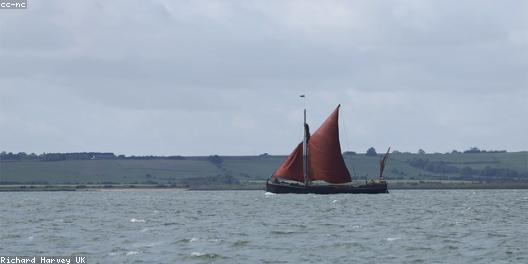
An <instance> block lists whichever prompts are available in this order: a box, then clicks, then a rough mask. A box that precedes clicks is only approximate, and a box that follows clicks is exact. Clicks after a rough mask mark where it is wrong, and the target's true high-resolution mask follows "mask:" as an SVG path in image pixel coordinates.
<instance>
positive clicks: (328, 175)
mask: <svg viewBox="0 0 528 264" xmlns="http://www.w3.org/2000/svg"><path fill="white" fill-rule="evenodd" d="M338 117H339V106H337V108H336V110H334V112H333V113H332V114H331V115H330V116H329V117H328V118H327V119H326V120H325V121H324V123H323V124H322V125H321V126H320V127H319V129H317V131H315V133H314V134H313V135H312V136H311V137H310V140H309V141H308V146H309V159H310V161H309V164H310V170H309V172H310V175H309V176H310V180H312V181H314V180H322V181H326V182H329V183H346V182H350V181H351V178H350V173H349V172H348V169H347V167H346V165H345V161H344V159H343V155H342V154H341V145H340V144H339V126H338ZM301 154H302V151H301ZM301 156H302V155H301ZM301 164H302V157H301ZM301 169H302V168H301ZM301 172H302V170H301ZM301 175H302V174H301Z"/></svg>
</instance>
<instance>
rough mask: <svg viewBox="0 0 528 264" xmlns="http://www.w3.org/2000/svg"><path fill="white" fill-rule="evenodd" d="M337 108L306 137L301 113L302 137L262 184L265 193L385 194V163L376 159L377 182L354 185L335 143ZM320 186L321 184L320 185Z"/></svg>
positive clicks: (337, 135) (383, 160)
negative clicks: (377, 165)
mask: <svg viewBox="0 0 528 264" xmlns="http://www.w3.org/2000/svg"><path fill="white" fill-rule="evenodd" d="M339 107H340V106H337V108H336V109H335V110H334V112H333V113H332V114H330V116H329V117H328V118H327V119H326V121H324V123H323V124H322V125H321V126H320V127H319V129H317V131H315V133H313V135H310V130H309V127H308V124H307V123H306V109H305V110H304V138H303V142H301V143H299V145H297V147H296V148H295V149H294V150H293V152H292V153H291V154H290V155H289V156H288V157H287V158H286V160H285V161H284V162H283V163H282V164H281V165H280V166H279V168H278V169H277V170H276V171H275V172H274V173H273V175H272V176H271V177H270V178H269V179H268V180H267V181H266V191H268V192H272V193H315V194H334V193H388V189H387V182H386V181H385V180H384V178H383V170H384V168H385V160H386V159H387V157H388V154H389V150H390V148H389V150H387V153H386V154H385V156H384V157H383V159H381V160H380V175H379V179H378V180H371V181H367V182H365V183H362V184H359V185H354V184H352V178H351V177H350V173H349V172H348V169H347V167H346V165H345V160H344V159H343V155H342V154H341V146H340V143H339V126H338V118H339ZM321 182H322V183H324V184H321Z"/></svg>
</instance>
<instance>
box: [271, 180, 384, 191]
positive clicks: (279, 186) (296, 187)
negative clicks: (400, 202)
mask: <svg viewBox="0 0 528 264" xmlns="http://www.w3.org/2000/svg"><path fill="white" fill-rule="evenodd" d="M266 191H267V192H271V193H314V194H336V193H388V192H389V190H388V189H387V182H385V181H382V182H371V183H366V184H364V185H359V186H351V185H324V186H321V185H312V186H305V185H301V184H289V183H283V182H278V183H275V182H270V181H266Z"/></svg>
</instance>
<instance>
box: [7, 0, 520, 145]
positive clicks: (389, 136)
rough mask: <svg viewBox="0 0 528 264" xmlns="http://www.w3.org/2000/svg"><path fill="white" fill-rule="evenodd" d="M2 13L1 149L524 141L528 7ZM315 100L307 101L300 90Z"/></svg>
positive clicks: (121, 4) (47, 5)
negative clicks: (316, 136)
mask: <svg viewBox="0 0 528 264" xmlns="http://www.w3.org/2000/svg"><path fill="white" fill-rule="evenodd" d="M28 2H29V3H28V9H25V10H0V151H2V150H4V151H8V152H9V151H11V152H21V151H24V152H27V153H31V152H35V153H42V152H83V151H101V152H102V151H105V152H106V151H108V152H114V153H116V154H126V155H210V154H220V155H255V154H261V153H270V154H288V153H290V152H291V151H292V150H293V148H294V147H295V146H296V145H297V144H298V142H300V141H301V140H302V134H303V132H302V129H303V127H302V112H303V108H305V107H306V108H307V111H308V122H309V124H310V125H311V130H312V131H315V129H316V128H317V127H318V126H319V125H320V124H321V122H323V120H324V119H325V118H326V117H327V116H328V115H329V114H330V113H331V112H332V111H333V110H334V109H335V107H336V106H337V105H338V104H341V106H342V107H341V112H340V137H341V145H342V150H343V151H356V152H365V151H366V150H367V149H368V148H369V147H371V146H372V147H375V148H376V149H377V150H378V152H382V151H384V150H385V149H386V148H387V147H388V146H392V149H393V150H398V151H409V152H416V151H417V150H418V149H424V150H425V151H426V152H428V153H432V152H450V151H452V150H454V149H456V150H465V149H468V148H470V147H479V148H481V149H501V150H502V149H505V150H508V151H523V150H528V139H527V136H526V135H528V122H527V121H528V118H527V117H528V16H527V15H526V14H528V1H507V0H506V1H500V2H499V1H490V0H467V1H454V0H440V1H422V0H402V1H376V0H368V1H309V0H306V1H283V0H281V1H278V0H277V1H273V0H269V1H264V0H262V1H253V0H244V1H228V0H225V1H214V0H207V1H200V0H196V1H174V0H167V1H163V0H116V1H102V0H101V1H96V0H89V1H68V0H53V1H36V0H29V1H28ZM300 94H306V98H305V99H302V98H300V97H299V95H300Z"/></svg>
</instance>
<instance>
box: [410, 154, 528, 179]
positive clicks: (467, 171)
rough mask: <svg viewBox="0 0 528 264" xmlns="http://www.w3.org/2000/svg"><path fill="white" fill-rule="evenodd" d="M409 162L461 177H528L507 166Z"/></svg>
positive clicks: (415, 165)
mask: <svg viewBox="0 0 528 264" xmlns="http://www.w3.org/2000/svg"><path fill="white" fill-rule="evenodd" d="M406 162H407V164H409V165H411V166H413V167H415V168H419V169H422V170H425V171H429V172H432V173H436V174H458V175H459V176H460V177H461V178H465V179H475V178H486V179H509V180H521V179H527V178H528V172H518V171H515V170H512V169H507V168H493V167H490V166H486V167H485V168H484V169H474V168H471V167H468V166H465V167H457V166H453V165H450V164H449V163H448V162H445V161H431V160H429V159H419V158H414V159H409V160H407V161H406Z"/></svg>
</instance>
